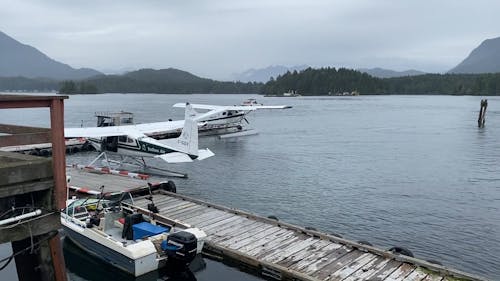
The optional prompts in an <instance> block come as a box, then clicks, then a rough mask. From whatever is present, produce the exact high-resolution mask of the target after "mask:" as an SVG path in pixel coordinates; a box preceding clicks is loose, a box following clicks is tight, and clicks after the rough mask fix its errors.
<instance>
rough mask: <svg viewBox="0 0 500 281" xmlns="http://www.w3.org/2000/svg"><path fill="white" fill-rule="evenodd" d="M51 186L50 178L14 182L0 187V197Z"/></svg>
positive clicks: (52, 182)
mask: <svg viewBox="0 0 500 281" xmlns="http://www.w3.org/2000/svg"><path fill="white" fill-rule="evenodd" d="M53 187H54V181H53V180H52V178H50V179H44V180H41V181H35V182H25V183H16V184H14V185H9V186H2V187H0V198H4V197H9V196H15V195H18V194H26V193H29V192H35V191H41V190H47V189H51V188H53Z"/></svg>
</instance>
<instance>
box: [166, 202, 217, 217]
mask: <svg viewBox="0 0 500 281" xmlns="http://www.w3.org/2000/svg"><path fill="white" fill-rule="evenodd" d="M208 210H210V209H209V208H207V207H205V206H202V205H196V207H194V208H192V209H191V210H189V211H187V210H186V211H185V212H182V213H179V214H175V215H172V216H175V218H176V219H180V220H182V219H185V218H190V217H192V216H198V215H201V214H203V213H205V212H207V211H208Z"/></svg>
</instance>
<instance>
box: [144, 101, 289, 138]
mask: <svg viewBox="0 0 500 281" xmlns="http://www.w3.org/2000/svg"><path fill="white" fill-rule="evenodd" d="M186 105H187V104H186V103H176V104H174V105H173V107H178V108H183V107H186ZM190 106H192V107H193V109H199V110H206V112H196V111H194V112H195V116H194V117H193V119H194V120H195V121H197V122H198V129H199V135H200V136H212V135H218V136H219V137H220V138H228V137H237V136H245V135H252V134H257V133H258V132H257V131H256V130H255V129H249V128H247V126H246V125H248V124H249V122H248V120H247V119H246V116H247V115H248V114H249V113H251V112H253V111H256V110H259V109H287V108H291V106H289V105H252V106H248V105H234V106H226V105H209V104H190ZM150 125H151V126H154V127H155V128H156V129H157V130H156V131H155V132H154V133H151V134H148V135H149V136H150V137H153V138H155V139H168V138H172V137H176V136H177V135H178V134H179V132H180V131H181V130H182V128H183V126H184V120H177V121H168V122H158V123H151V124H150Z"/></svg>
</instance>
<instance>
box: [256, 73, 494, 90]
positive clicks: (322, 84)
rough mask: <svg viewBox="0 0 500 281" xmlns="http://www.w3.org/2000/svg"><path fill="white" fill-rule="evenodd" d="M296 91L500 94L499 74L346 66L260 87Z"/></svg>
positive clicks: (291, 75) (294, 75)
mask: <svg viewBox="0 0 500 281" xmlns="http://www.w3.org/2000/svg"><path fill="white" fill-rule="evenodd" d="M289 91H295V92H297V93H299V94H300V95H311V96H318V95H335V94H341V93H344V92H355V91H356V92H358V93H360V94H408V95H432V94H445V95H498V94H500V73H488V74H424V75H417V76H405V77H395V78H376V77H373V76H370V75H368V74H366V73H362V72H359V71H356V70H352V69H346V68H339V69H335V68H329V67H327V68H319V69H312V68H307V69H305V70H303V71H300V72H297V71H293V72H287V73H285V74H283V75H280V76H278V77H277V78H276V79H274V78H271V80H270V81H269V82H267V83H266V84H265V85H263V87H262V88H261V91H260V93H261V94H264V95H278V96H279V95H283V93H286V92H289Z"/></svg>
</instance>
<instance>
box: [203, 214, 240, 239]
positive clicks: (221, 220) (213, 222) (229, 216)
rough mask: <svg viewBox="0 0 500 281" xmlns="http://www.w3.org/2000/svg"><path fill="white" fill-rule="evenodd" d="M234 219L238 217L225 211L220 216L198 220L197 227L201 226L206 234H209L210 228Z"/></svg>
mask: <svg viewBox="0 0 500 281" xmlns="http://www.w3.org/2000/svg"><path fill="white" fill-rule="evenodd" d="M235 219H238V217H237V216H235V215H233V214H228V213H226V214H224V215H222V216H219V217H216V218H213V219H211V220H206V221H202V222H199V223H198V227H200V228H202V229H203V230H204V231H205V232H207V234H209V233H210V229H211V228H213V227H216V226H219V225H222V224H226V223H229V222H231V221H233V220H235Z"/></svg>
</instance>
